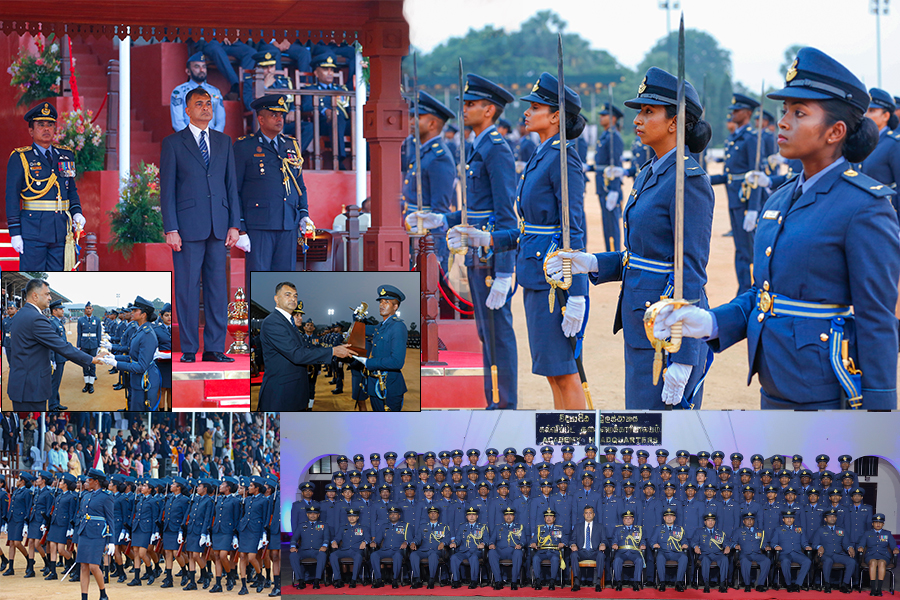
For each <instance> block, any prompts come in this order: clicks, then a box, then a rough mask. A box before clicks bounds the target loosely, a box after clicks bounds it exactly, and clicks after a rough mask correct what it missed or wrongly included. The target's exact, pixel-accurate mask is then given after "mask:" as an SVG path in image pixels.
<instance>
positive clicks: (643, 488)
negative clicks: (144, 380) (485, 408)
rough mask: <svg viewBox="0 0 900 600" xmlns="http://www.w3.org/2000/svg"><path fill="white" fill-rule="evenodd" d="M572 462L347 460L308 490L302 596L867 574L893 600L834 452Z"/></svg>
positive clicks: (804, 580) (815, 582)
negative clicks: (343, 590)
mask: <svg viewBox="0 0 900 600" xmlns="http://www.w3.org/2000/svg"><path fill="white" fill-rule="evenodd" d="M574 453H575V448H574V447H573V446H563V447H562V460H559V461H557V462H553V454H554V448H553V447H552V446H544V447H542V448H540V455H538V452H537V451H535V449H534V448H525V449H524V450H523V451H522V454H521V455H520V454H519V453H518V452H517V450H516V449H515V448H506V449H504V450H503V452H502V453H501V452H499V451H498V450H497V449H495V448H488V449H486V450H485V451H484V454H485V455H486V456H487V463H486V464H480V457H481V454H482V452H481V451H480V450H478V449H475V448H472V449H469V450H467V451H465V452H463V451H462V450H460V449H457V450H444V451H441V452H439V453H435V452H425V453H424V454H421V455H420V454H419V453H417V452H415V451H408V452H406V453H404V455H403V459H404V462H401V463H400V464H397V459H398V455H397V453H396V452H387V453H385V454H384V459H385V462H386V466H384V467H382V463H381V455H379V454H377V453H373V454H371V455H370V456H369V467H368V468H366V464H365V457H364V456H363V455H361V454H357V455H354V456H353V457H352V459H353V462H352V466H351V464H350V460H349V459H348V457H347V456H340V457H338V466H339V469H340V470H339V471H337V472H336V473H334V474H333V475H332V479H331V482H329V483H328V484H327V485H325V486H324V490H320V491H324V496H323V497H320V498H318V499H316V498H314V496H316V495H317V493H316V491H317V487H316V485H315V484H313V483H311V482H305V483H301V484H300V494H301V499H300V500H298V501H297V502H294V503H293V505H292V507H291V531H292V536H291V550H290V552H291V555H290V561H291V567H292V569H293V573H294V581H295V584H294V585H295V587H297V588H300V589H303V588H305V587H306V585H307V583H311V584H312V587H313V588H314V589H321V586H322V584H323V582H324V583H327V581H331V583H332V585H333V586H334V587H335V588H339V587H341V586H343V585H344V583H349V586H350V587H356V586H357V585H358V584H361V583H364V582H371V585H372V587H373V588H378V587H382V586H384V585H386V584H388V583H389V584H390V585H391V586H392V587H393V588H395V589H396V588H399V587H400V586H401V585H405V584H406V582H407V581H408V582H409V584H410V585H411V587H412V588H420V587H422V586H423V585H425V583H426V582H427V586H428V589H433V588H434V586H435V583H439V584H440V585H445V584H446V583H448V582H449V584H450V585H451V587H453V588H458V587H460V586H461V585H462V584H463V583H465V582H468V587H469V588H470V589H476V588H478V587H479V586H482V587H483V586H486V585H491V584H492V585H493V587H494V589H496V590H501V589H503V587H504V585H505V584H506V583H507V582H508V583H509V585H510V589H511V590H516V589H518V587H519V586H520V585H524V584H526V583H530V584H531V585H532V587H533V588H534V589H541V588H542V587H543V586H545V585H546V586H548V588H549V589H551V590H552V589H554V588H555V587H556V586H557V585H562V582H564V581H567V580H569V578H570V574H569V571H570V572H571V577H572V581H573V584H572V591H578V590H579V589H580V588H581V586H582V585H591V586H593V587H594V588H595V591H597V592H600V591H601V590H602V589H603V587H604V581H605V585H606V587H607V588H614V589H615V590H618V591H621V590H622V589H623V586H624V585H626V584H629V585H631V586H632V588H633V589H634V590H635V591H637V590H640V589H641V588H642V587H644V586H654V587H656V588H657V589H659V590H660V591H665V589H666V587H667V586H674V587H675V589H676V591H679V592H683V591H684V590H685V589H686V587H687V586H693V587H694V588H695V589H697V588H698V587H699V585H701V584H702V585H703V586H704V592H709V591H710V588H711V586H712V583H713V582H714V581H715V582H717V583H718V588H719V591H721V592H726V591H727V589H728V588H730V587H733V588H735V589H740V588H743V589H744V591H750V590H751V589H753V588H754V587H755V589H756V590H757V591H765V590H767V589H770V588H771V589H776V590H777V589H780V588H782V587H784V588H786V589H787V591H789V592H799V591H800V590H801V589H803V590H809V589H810V588H813V589H816V590H822V591H824V592H830V591H831V590H832V589H839V590H840V591H842V592H845V593H849V592H850V591H851V587H850V586H851V582H853V580H854V578H856V582H857V583H856V584H854V585H858V586H859V587H860V588H861V587H862V581H863V576H868V578H869V581H870V586H871V591H870V594H871V595H873V596H880V595H881V593H882V585H883V581H884V576H885V567H886V565H888V564H890V563H891V562H892V561H896V557H897V555H898V553H900V550H898V548H897V545H896V543H895V541H894V538H893V535H892V534H891V532H890V531H888V530H886V529H884V522H885V517H884V515H883V514H880V513H878V514H876V513H874V511H873V510H872V507H871V506H870V505H868V504H865V502H864V496H865V492H864V490H863V489H862V488H861V487H859V485H858V478H857V475H856V473H854V472H853V471H852V470H851V468H852V466H853V459H852V457H851V456H849V455H842V456H840V457H838V460H837V466H839V470H836V471H830V470H829V465H830V464H831V463H832V461H831V458H830V457H829V456H827V455H824V454H820V455H818V456H816V457H815V464H816V468H815V470H810V469H806V468H804V467H803V464H804V460H803V457H802V456H800V455H794V456H791V457H787V456H783V455H775V456H771V457H769V458H765V457H763V456H762V455H761V454H754V455H752V456H751V457H750V461H749V465H746V466H745V463H744V456H743V455H742V454H741V453H739V452H734V453H732V454H730V455H729V456H728V461H727V462H726V454H725V452H722V451H715V452H712V453H710V452H707V451H700V452H695V453H691V452H689V451H687V450H678V451H677V452H675V458H676V461H675V464H672V465H670V464H669V452H668V450H666V449H663V448H659V449H657V450H656V451H655V458H656V462H657V464H656V465H651V464H650V463H649V459H650V452H648V451H647V450H637V451H635V450H633V449H632V448H622V449H621V450H619V449H617V448H616V447H613V446H610V447H606V448H604V449H603V455H600V453H599V448H598V447H597V446H594V445H592V444H590V445H587V446H585V447H584V457H583V458H581V459H580V460H578V461H577V462H576V461H575V460H574ZM501 456H502V459H501ZM538 456H540V460H539V461H538V462H535V459H536V458H537V457H538ZM617 456H618V457H620V458H621V462H617V460H616V459H617ZM635 456H636V457H637V462H636V463H632V459H633V458H634V457H635ZM693 458H696V462H694V463H692V459H693ZM464 461H465V462H466V464H464ZM420 462H421V466H419V464H420ZM788 462H790V465H791V467H792V468H790V469H787V468H785V467H786V466H787V464H788ZM765 464H770V465H771V466H770V467H768V468H767V467H765ZM892 555H893V557H892ZM387 565H389V566H387ZM328 567H330V573H326V570H327V568H328ZM426 567H427V573H428V575H427V577H426V576H425V572H424V571H425V569H426ZM836 567H842V568H840V569H838V568H836ZM385 569H390V571H389V572H388V571H385ZM564 571H565V572H566V573H565V575H564V576H562V577H561V574H562V572H564ZM588 578H590V579H589V580H588ZM626 580H627V582H626Z"/></svg>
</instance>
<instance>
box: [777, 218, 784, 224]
mask: <svg viewBox="0 0 900 600" xmlns="http://www.w3.org/2000/svg"><path fill="white" fill-rule="evenodd" d="M782 220H784V217H778V224H779V225H781V221H782Z"/></svg>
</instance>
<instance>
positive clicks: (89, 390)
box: [59, 383, 94, 410]
mask: <svg viewBox="0 0 900 600" xmlns="http://www.w3.org/2000/svg"><path fill="white" fill-rule="evenodd" d="M93 393H94V384H93V383H89V384H88V394H93ZM59 410H65V409H64V408H63V407H62V406H60V407H59Z"/></svg>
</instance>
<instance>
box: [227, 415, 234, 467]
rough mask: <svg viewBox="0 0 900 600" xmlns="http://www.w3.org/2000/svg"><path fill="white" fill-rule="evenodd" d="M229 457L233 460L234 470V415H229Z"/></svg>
mask: <svg viewBox="0 0 900 600" xmlns="http://www.w3.org/2000/svg"><path fill="white" fill-rule="evenodd" d="M228 457H229V458H230V459H231V467H232V468H234V413H233V412H230V413H228Z"/></svg>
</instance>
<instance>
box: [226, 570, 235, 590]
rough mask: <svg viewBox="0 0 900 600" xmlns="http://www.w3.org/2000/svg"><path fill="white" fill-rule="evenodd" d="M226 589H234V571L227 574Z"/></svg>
mask: <svg viewBox="0 0 900 600" xmlns="http://www.w3.org/2000/svg"><path fill="white" fill-rule="evenodd" d="M225 589H226V590H228V591H229V592H230V591H231V590H233V589H234V573H229V574H228V575H226V576H225Z"/></svg>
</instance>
